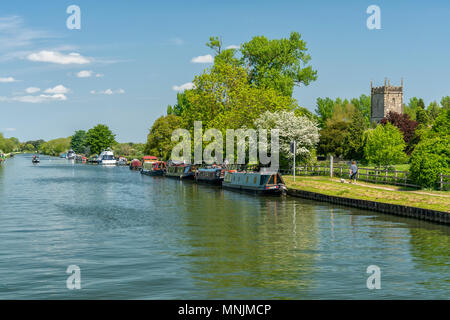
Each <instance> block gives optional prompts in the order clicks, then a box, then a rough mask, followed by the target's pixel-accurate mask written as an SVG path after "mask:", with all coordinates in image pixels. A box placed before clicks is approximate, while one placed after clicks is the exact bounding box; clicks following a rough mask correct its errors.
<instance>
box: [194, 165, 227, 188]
mask: <svg viewBox="0 0 450 320" xmlns="http://www.w3.org/2000/svg"><path fill="white" fill-rule="evenodd" d="M223 175H224V169H222V168H220V167H216V168H214V167H212V168H201V169H198V170H197V171H196V172H195V180H196V181H197V182H205V183H210V184H221V183H222V180H223Z"/></svg>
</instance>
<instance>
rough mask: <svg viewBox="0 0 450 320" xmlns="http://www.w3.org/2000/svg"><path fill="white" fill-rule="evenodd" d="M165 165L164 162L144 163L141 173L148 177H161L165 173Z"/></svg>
mask: <svg viewBox="0 0 450 320" xmlns="http://www.w3.org/2000/svg"><path fill="white" fill-rule="evenodd" d="M166 169H167V164H166V163H165V162H164V161H156V162H153V163H148V162H147V163H144V165H143V167H142V170H141V173H142V174H145V175H148V176H163V175H164V173H165V172H166Z"/></svg>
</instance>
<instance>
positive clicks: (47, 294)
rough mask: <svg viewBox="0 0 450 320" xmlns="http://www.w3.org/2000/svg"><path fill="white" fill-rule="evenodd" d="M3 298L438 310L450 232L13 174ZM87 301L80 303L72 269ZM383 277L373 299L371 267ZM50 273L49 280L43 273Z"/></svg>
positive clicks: (6, 201) (177, 185)
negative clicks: (289, 302)
mask: <svg viewBox="0 0 450 320" xmlns="http://www.w3.org/2000/svg"><path fill="white" fill-rule="evenodd" d="M0 208H2V211H1V213H0V226H1V232H0V243H1V244H2V245H1V246H0V255H1V256H2V259H0V284H1V285H0V298H12V299H14V298H32V299H35V298H57V299H59V298H68V297H69V298H83V299H91V298H132V299H133V298H150V299H161V298H164V299H182V298H185V299H202V298H217V299H226V298H230V299H231V298H240V299H263V298H281V299H323V298H329V299H334V298H337V299H397V298H409V299H435V298H440V299H443V298H448V292H449V290H450V283H449V279H450V269H449V261H450V259H449V257H450V253H449V250H448V247H449V228H448V227H446V226H438V225H433V224H430V223H427V222H423V221H416V220H412V219H405V218H399V217H395V216H388V215H383V214H378V213H375V212H369V211H361V210H357V209H351V208H347V207H340V206H333V205H329V204H326V203H318V202H313V201H307V200H302V199H297V198H290V197H287V198H277V197H258V196H253V195H248V194H241V193H236V192H232V191H224V190H222V189H221V188H219V187H212V186H207V185H197V184H195V183H193V182H190V181H183V182H180V181H177V180H172V179H166V178H161V177H148V176H142V175H140V174H139V173H137V172H132V171H130V170H128V169H127V168H119V167H114V168H103V167H99V166H89V165H78V164H72V163H68V162H67V161H65V160H60V159H55V158H46V157H41V163H40V164H39V165H38V166H33V165H32V164H31V158H30V157H28V156H17V157H16V158H15V159H10V160H8V163H7V164H6V165H4V166H3V167H0ZM72 263H75V264H80V266H81V268H82V274H83V275H84V276H83V277H84V278H83V279H84V280H83V281H84V282H83V284H82V286H83V290H80V291H78V292H70V293H68V292H67V289H66V288H65V286H64V281H65V277H66V274H65V269H66V268H67V265H68V264H72ZM371 264H376V265H378V266H380V267H381V269H382V274H383V276H382V290H376V291H369V290H368V289H367V288H366V286H365V284H366V280H367V274H366V268H367V266H369V265H371ZM36 270H39V271H36Z"/></svg>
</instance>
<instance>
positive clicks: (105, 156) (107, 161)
mask: <svg viewBox="0 0 450 320" xmlns="http://www.w3.org/2000/svg"><path fill="white" fill-rule="evenodd" d="M116 163H117V160H116V158H114V153H113V152H112V151H111V150H105V151H103V152H102V153H100V155H99V157H98V164H101V165H104V166H115V165H116Z"/></svg>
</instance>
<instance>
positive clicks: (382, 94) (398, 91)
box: [370, 79, 403, 122]
mask: <svg viewBox="0 0 450 320" xmlns="http://www.w3.org/2000/svg"><path fill="white" fill-rule="evenodd" d="M370 91H371V92H370V93H371V110H370V121H371V122H380V120H381V119H383V118H384V117H385V116H387V114H388V113H389V112H390V111H394V112H397V113H403V79H402V81H401V86H391V82H390V81H389V80H387V79H385V80H384V86H382V87H374V86H373V82H372V81H371V82H370Z"/></svg>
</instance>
